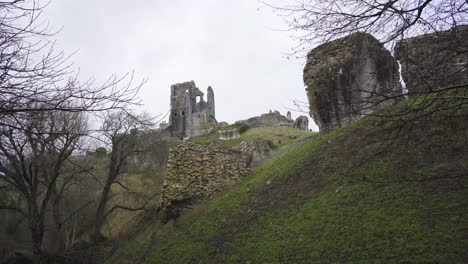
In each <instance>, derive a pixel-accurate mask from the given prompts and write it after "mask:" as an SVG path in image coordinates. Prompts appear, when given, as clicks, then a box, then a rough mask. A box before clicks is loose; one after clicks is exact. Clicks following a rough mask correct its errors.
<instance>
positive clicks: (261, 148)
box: [234, 139, 273, 163]
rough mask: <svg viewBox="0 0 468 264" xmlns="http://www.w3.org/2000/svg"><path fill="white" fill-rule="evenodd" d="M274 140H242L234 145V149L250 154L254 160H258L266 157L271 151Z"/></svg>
mask: <svg viewBox="0 0 468 264" xmlns="http://www.w3.org/2000/svg"><path fill="white" fill-rule="evenodd" d="M272 145H273V143H272V142H270V141H268V140H264V139H257V140H255V141H252V142H246V141H242V142H241V143H240V144H239V145H237V146H236V147H234V150H238V151H240V152H243V153H246V154H248V155H249V156H250V157H251V159H252V162H254V163H255V162H258V161H261V160H263V159H265V158H266V157H267V156H268V155H269V154H270V151H271V146H272Z"/></svg>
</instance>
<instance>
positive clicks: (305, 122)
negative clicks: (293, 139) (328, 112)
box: [293, 116, 309, 131]
mask: <svg viewBox="0 0 468 264" xmlns="http://www.w3.org/2000/svg"><path fill="white" fill-rule="evenodd" d="M293 127H294V128H297V129H301V130H305V131H309V118H307V116H299V117H298V118H296V120H294V124H293Z"/></svg>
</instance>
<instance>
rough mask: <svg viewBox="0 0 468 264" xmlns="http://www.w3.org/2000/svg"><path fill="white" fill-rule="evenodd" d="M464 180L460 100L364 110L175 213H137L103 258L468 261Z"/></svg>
mask: <svg viewBox="0 0 468 264" xmlns="http://www.w3.org/2000/svg"><path fill="white" fill-rule="evenodd" d="M467 187H468V111H466V110H461V109H458V110H457V111H451V112H436V113H434V114H431V115H425V116H424V117H422V118H419V119H417V120H416V121H414V122H412V123H411V124H409V125H405V126H403V127H400V126H398V123H397V122H396V121H392V122H384V121H382V120H381V119H376V118H368V119H365V120H362V121H360V122H357V123H355V124H353V125H351V126H348V127H346V128H342V129H338V130H336V131H334V132H332V133H330V134H328V135H326V136H324V137H321V138H320V139H318V140H315V141H312V142H311V143H308V144H305V145H303V146H301V147H299V148H297V149H295V150H292V151H290V152H289V153H287V154H286V155H283V156H277V157H275V158H273V159H272V160H271V161H270V162H268V163H264V164H262V165H261V166H259V167H257V168H256V169H255V171H254V172H253V173H252V175H251V176H249V177H246V178H244V179H243V180H242V181H241V182H240V183H239V184H237V185H236V186H235V187H234V188H233V189H231V190H230V191H228V192H225V193H223V194H220V195H218V196H217V197H215V198H214V199H213V200H211V201H209V202H206V203H204V204H201V205H199V206H197V207H196V208H195V209H194V210H193V211H192V212H190V213H188V214H186V215H184V216H182V217H180V218H179V219H177V220H176V221H174V222H169V223H168V224H166V225H162V224H160V223H158V222H157V218H156V216H152V215H148V214H147V215H145V216H144V217H141V218H140V220H139V221H138V222H135V223H134V224H133V225H132V231H131V232H130V234H131V236H129V237H128V239H129V240H128V242H123V243H122V244H121V245H120V247H119V248H118V250H117V251H116V252H115V253H114V256H113V258H112V259H111V260H110V262H113V263H115V262H117V263H119V262H122V263H128V262H136V263H328V262H343V263H350V262H351V263H363V262H364V263H366V262H381V263H393V262H399V263H401V262H407V263H422V262H431V263H434V262H435V263H464V262H465V263H466V262H467V261H468V252H467V250H466V249H467V248H468V221H467V219H468V215H467V214H468V208H467V206H468V199H467V198H468V188H467Z"/></svg>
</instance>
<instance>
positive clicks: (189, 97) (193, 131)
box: [169, 81, 216, 139]
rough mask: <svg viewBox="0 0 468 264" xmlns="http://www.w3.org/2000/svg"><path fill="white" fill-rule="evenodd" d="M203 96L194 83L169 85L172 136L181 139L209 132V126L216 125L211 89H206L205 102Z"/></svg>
mask: <svg viewBox="0 0 468 264" xmlns="http://www.w3.org/2000/svg"><path fill="white" fill-rule="evenodd" d="M203 96H204V94H203V92H202V91H200V89H198V88H197V87H196V85H195V82H194V81H190V82H184V83H178V84H173V85H171V113H170V118H169V125H170V131H171V134H172V136H174V137H178V138H180V139H183V138H191V137H195V136H200V135H204V134H208V133H209V132H210V125H211V124H215V123H216V118H215V104H214V93H213V89H212V88H211V87H208V95H207V97H208V101H207V102H205V100H204V98H203Z"/></svg>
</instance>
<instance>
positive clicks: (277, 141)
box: [191, 126, 315, 148]
mask: <svg viewBox="0 0 468 264" xmlns="http://www.w3.org/2000/svg"><path fill="white" fill-rule="evenodd" d="M314 134H315V133H313V132H309V131H303V130H299V129H295V128H291V127H287V126H275V127H256V128H250V129H248V130H247V131H246V132H244V133H242V134H241V136H240V137H239V138H235V139H230V140H219V141H218V140H217V139H218V138H219V136H218V133H217V132H214V133H212V134H209V135H205V136H199V137H195V138H193V139H191V142H193V143H196V144H201V145H209V144H211V143H212V142H213V141H218V142H219V145H220V146H221V147H226V148H231V147H234V146H236V145H238V144H239V143H241V142H242V141H246V142H250V141H255V140H257V139H265V140H269V141H271V142H272V143H273V146H274V147H282V146H286V145H289V144H291V143H292V142H295V141H300V140H303V139H306V138H307V137H311V136H313V135H314Z"/></svg>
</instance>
